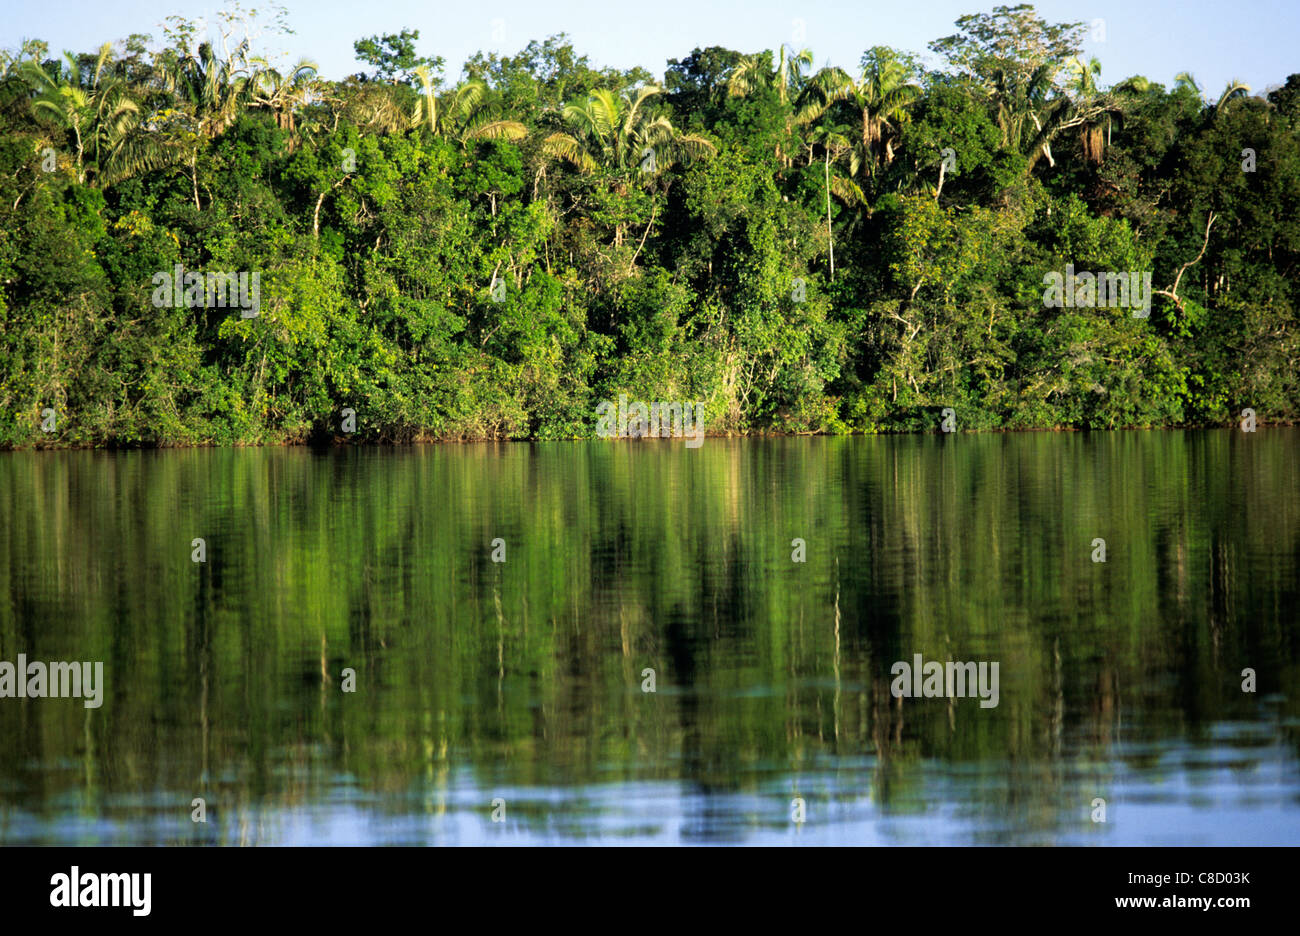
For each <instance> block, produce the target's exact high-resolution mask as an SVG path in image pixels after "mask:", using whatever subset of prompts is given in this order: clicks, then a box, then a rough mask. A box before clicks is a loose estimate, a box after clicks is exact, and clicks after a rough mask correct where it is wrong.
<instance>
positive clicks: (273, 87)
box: [250, 58, 320, 133]
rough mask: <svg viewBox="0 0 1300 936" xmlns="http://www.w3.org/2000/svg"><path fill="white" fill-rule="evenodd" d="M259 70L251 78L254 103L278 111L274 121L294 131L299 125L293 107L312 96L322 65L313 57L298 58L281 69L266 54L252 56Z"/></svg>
mask: <svg viewBox="0 0 1300 936" xmlns="http://www.w3.org/2000/svg"><path fill="white" fill-rule="evenodd" d="M252 62H253V65H254V66H256V70H255V71H254V72H253V77H252V81H251V86H252V98H251V101H250V103H251V104H252V105H253V106H254V107H265V108H267V109H268V110H270V111H271V113H272V114H274V115H275V125H276V126H277V127H279V128H280V129H281V130H288V131H289V132H290V133H294V132H295V131H296V130H297V126H296V124H295V120H294V108H295V107H298V106H300V105H301V104H303V103H304V102H306V100H307V99H308V98H309V97H310V96H311V91H312V84H313V82H314V80H315V78H316V73H317V72H318V71H320V66H319V65H317V64H316V63H315V62H313V61H311V60H310V59H305V58H304V59H299V60H298V62H297V63H296V64H294V65H293V66H292V67H291V68H290V69H289V70H288V71H287V72H284V73H281V72H280V71H279V70H277V69H275V68H273V67H272V66H271V63H270V62H268V61H267V60H266V59H264V58H254V59H253V60H252Z"/></svg>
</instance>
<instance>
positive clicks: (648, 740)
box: [0, 429, 1300, 845]
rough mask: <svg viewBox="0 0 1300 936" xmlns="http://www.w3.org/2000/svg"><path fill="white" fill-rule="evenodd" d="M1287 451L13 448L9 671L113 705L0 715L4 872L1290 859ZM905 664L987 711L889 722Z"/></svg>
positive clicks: (1132, 437)
mask: <svg viewBox="0 0 1300 936" xmlns="http://www.w3.org/2000/svg"><path fill="white" fill-rule="evenodd" d="M1298 454H1300V431H1295V430H1285V429H1263V430H1261V431H1260V432H1258V433H1256V434H1255V435H1246V434H1243V433H1240V432H1228V431H1208V432H1150V433H1148V432H1125V433H1092V434H1051V433H1031V434H1013V435H958V436H955V437H947V436H939V435H932V436H907V437H888V438H855V439H830V438H812V439H807V438H804V439H778V440H734V441H733V440H723V439H709V440H707V441H706V442H705V443H704V445H703V447H701V448H699V449H694V450H692V449H687V448H686V447H685V446H684V445H683V444H682V443H681V442H680V441H673V442H669V441H662V442H641V443H581V444H537V445H525V444H515V445H500V446H427V447H419V448H401V449H397V448H394V449H366V450H352V449H349V450H339V451H330V452H325V453H314V452H311V451H306V450H281V449H274V450H251V449H245V450H195V451H163V452H129V453H93V452H71V453H51V452H32V453H10V454H3V455H0V599H3V600H2V601H0V660H6V661H10V662H14V661H16V659H17V655H18V654H19V653H23V654H26V656H27V658H28V659H29V660H30V659H40V660H44V661H49V660H100V661H103V663H104V669H105V678H106V682H107V688H106V691H105V696H104V703H103V705H102V707H100V708H98V709H93V710H88V709H86V708H85V707H84V706H83V704H82V702H81V700H76V699H35V700H34V699H26V700H18V699H11V698H5V699H0V843H5V844H30V843H59V844H65V843H67V844H81V843H86V844H153V843H207V842H215V843H225V844H273V845H278V844H492V843H511V844H580V843H606V844H609V843H613V844H620V843H628V844H633V843H654V844H659V843H662V844H677V843H688V844H731V843H737V844H739V843H747V844H754V843H772V844H820V843H835V844H873V845H877V844H878V845H891V844H945V845H948V844H1090V845H1091V844H1097V845H1101V844H1189V845H1190V844H1263V843H1268V844H1296V843H1300V756H1298V752H1300V744H1298V742H1300V694H1298V691H1297V676H1298V675H1300V670H1298V667H1297V664H1298V663H1300V640H1298V639H1297V635H1298V631H1300V628H1298V627H1297V615H1296V608H1297V594H1298V593H1300V509H1297V492H1298V491H1300V469H1298V468H1297V455H1298ZM195 537H202V538H204V539H205V541H206V548H207V561H206V562H205V563H202V564H196V563H194V562H192V561H191V541H192V540H193V539H194V538H195ZM498 537H499V538H501V539H502V540H504V542H505V549H506V561H505V562H504V563H494V562H493V561H492V559H491V553H492V545H491V544H492V541H493V540H494V539H496V538H498ZM796 537H797V538H801V539H803V540H804V541H805V542H806V560H807V561H806V562H804V563H796V562H792V561H791V553H792V548H793V547H792V545H791V541H792V540H793V539H795V538H796ZM1097 538H1102V539H1104V540H1105V546H1106V562H1104V563H1100V562H1093V561H1092V555H1093V553H1094V545H1093V541H1094V540H1095V539H1097ZM917 653H920V654H922V656H923V658H924V659H926V660H941V661H945V660H971V661H996V662H998V663H999V671H1000V680H999V681H1000V685H999V704H998V705H997V706H996V707H995V708H981V707H980V705H979V700H978V699H952V700H949V699H946V698H929V699H903V700H898V699H894V698H893V697H892V696H891V694H890V691H889V687H890V682H891V679H892V677H891V675H890V667H891V665H892V664H893V663H894V662H895V661H898V660H908V661H910V660H911V659H912V658H913V655H914V654H917ZM345 668H351V669H353V670H355V674H356V676H355V679H356V691H355V692H353V693H345V692H343V691H342V675H343V670H344V669H345ZM1246 668H1251V669H1253V670H1254V671H1255V673H1256V678H1257V681H1258V691H1257V692H1255V693H1253V694H1251V693H1244V692H1242V689H1241V684H1242V670H1243V669H1246ZM647 669H653V670H654V675H655V681H656V689H657V691H656V692H654V693H647V692H643V691H642V684H643V679H644V678H645V676H644V671H645V670H647ZM195 797H203V798H204V799H205V800H206V802H207V810H208V822H207V823H205V824H198V823H194V822H192V821H191V818H190V815H191V809H192V806H191V801H192V800H193V799H194V798H195ZM796 797H798V798H801V799H802V800H803V802H804V804H805V808H806V821H804V822H803V823H796V822H793V821H792V801H793V800H794V799H795V798H796ZM1097 798H1103V799H1104V800H1105V804H1106V820H1107V821H1106V822H1105V823H1097V822H1093V821H1092V820H1091V814H1092V812H1093V802H1094V800H1096V799H1097ZM493 800H501V801H503V803H504V820H505V821H503V822H493V821H492V813H493ZM500 805H501V804H498V806H500ZM500 814H501V810H500V809H498V815H500Z"/></svg>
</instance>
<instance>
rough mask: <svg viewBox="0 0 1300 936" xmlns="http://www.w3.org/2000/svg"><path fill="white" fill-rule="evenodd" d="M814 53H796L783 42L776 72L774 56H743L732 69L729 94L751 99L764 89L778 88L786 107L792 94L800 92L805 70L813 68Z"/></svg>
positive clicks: (810, 51)
mask: <svg viewBox="0 0 1300 936" xmlns="http://www.w3.org/2000/svg"><path fill="white" fill-rule="evenodd" d="M812 63H813V54H812V50H811V49H800V50H798V51H795V50H794V49H793V48H789V49H788V51H787V46H786V45H785V44H784V43H782V45H781V49H780V52H779V53H778V60H777V65H776V70H775V71H773V70H772V54H771V53H770V52H758V53H755V54H754V55H746V56H743V57H742V58H741V59H740V61H739V62H737V63H736V67H735V68H733V69H732V71H731V75H730V77H729V78H728V79H727V93H728V94H729V95H731V96H732V97H747V96H749V95H751V94H753V93H754V92H755V91H757V90H758V89H760V88H768V87H772V86H773V85H775V89H776V96H777V98H778V99H779V100H780V102H781V103H782V104H788V103H789V101H790V93H791V91H794V90H797V88H798V85H799V79H800V78H801V76H802V74H803V70H804V69H805V68H811V67H812Z"/></svg>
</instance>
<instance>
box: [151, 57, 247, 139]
mask: <svg viewBox="0 0 1300 936" xmlns="http://www.w3.org/2000/svg"><path fill="white" fill-rule="evenodd" d="M247 53H248V40H247V39H245V40H243V41H242V42H241V43H240V44H239V46H238V47H237V48H236V49H235V52H234V54H233V55H231V56H230V58H229V59H225V60H222V59H221V58H219V57H218V56H217V53H216V51H215V50H214V49H213V47H212V43H210V42H204V43H200V45H199V48H198V51H197V53H195V54H194V55H183V56H179V57H175V56H174V57H173V58H172V59H171V61H170V62H169V63H168V67H167V69H166V71H165V73H164V74H165V79H164V81H165V84H166V87H167V90H168V91H170V92H171V93H173V94H175V95H176V97H177V98H178V99H179V100H180V102H181V103H182V104H184V105H186V106H187V107H188V108H189V110H190V112H191V114H192V116H193V118H194V120H195V121H196V122H197V124H198V132H199V133H200V134H201V135H203V136H207V137H215V136H218V135H220V134H221V132H222V131H224V130H225V129H226V128H227V127H229V126H230V125H231V124H232V123H234V122H235V119H236V117H238V115H239V110H240V108H241V107H243V106H245V105H247V104H248V103H249V102H250V101H251V100H252V98H253V93H254V90H255V88H256V85H255V84H254V83H253V82H252V81H251V80H250V77H251V76H250V75H249V73H248V70H247V69H246V68H245V67H244V63H245V61H246V60H247Z"/></svg>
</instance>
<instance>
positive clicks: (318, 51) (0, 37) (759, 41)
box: [0, 0, 1300, 97]
mask: <svg viewBox="0 0 1300 936" xmlns="http://www.w3.org/2000/svg"><path fill="white" fill-rule="evenodd" d="M222 5H223V4H222V3H221V2H220V0H210V2H206V3H202V2H199V3H196V2H187V0H112V2H107V3H105V2H102V0H95V2H85V0H71V2H69V0H65V2H60V3H34V2H28V0H24V2H21V3H15V4H14V5H13V6H10V7H9V8H8V9H7V10H6V11H5V16H4V22H3V25H2V26H0V46H2V47H4V48H8V49H14V48H17V46H18V45H19V44H20V43H21V41H22V40H24V39H43V40H45V41H46V42H48V43H49V44H50V48H51V49H52V50H54V51H56V52H58V51H62V50H64V49H71V50H73V51H78V52H83V51H84V52H88V51H92V50H94V49H96V48H98V47H99V46H100V45H101V44H102V43H103V42H104V41H106V40H116V39H122V38H125V37H126V36H127V35H129V34H131V33H147V34H150V35H152V36H153V37H154V39H155V40H156V41H161V39H162V26H161V24H162V23H163V20H164V18H165V17H167V16H169V15H172V14H181V15H183V16H186V17H189V18H192V19H199V18H207V19H209V20H211V21H213V22H215V16H214V14H215V13H216V11H218V10H219V9H221V8H222ZM282 5H283V6H284V7H286V8H287V10H288V16H287V22H288V25H289V26H290V27H291V28H292V29H293V30H294V34H293V35H289V36H282V35H276V36H268V37H266V40H265V44H264V45H263V48H264V50H265V51H268V52H282V53H284V54H285V56H286V59H288V60H296V59H298V58H299V57H303V56H306V57H309V58H311V59H313V60H315V61H316V62H317V63H318V64H319V65H320V66H321V73H322V75H323V76H324V77H326V78H333V79H340V78H343V77H346V76H347V75H350V74H353V73H355V72H357V71H358V70H360V68H361V65H360V64H359V63H358V62H357V61H356V60H355V54H354V52H353V49H352V43H353V42H354V41H355V40H356V39H359V38H362V37H364V36H369V35H374V34H380V33H395V32H398V31H400V30H401V29H403V28H411V29H418V30H419V31H420V41H419V43H418V45H417V50H418V51H419V53H420V54H422V55H430V56H432V55H440V56H442V57H443V58H444V59H445V60H446V63H447V66H446V71H445V74H446V77H447V78H448V79H450V80H455V79H457V78H458V77H459V76H460V71H461V66H462V65H463V63H464V62H465V60H466V59H467V58H469V57H470V56H471V55H473V54H474V53H475V52H478V51H484V52H489V51H495V52H499V53H503V54H513V53H515V52H517V51H519V50H520V49H522V48H523V47H524V46H525V45H527V44H528V42H529V41H530V40H532V39H538V40H541V39H545V38H546V37H547V36H550V35H554V34H556V33H560V32H565V33H568V34H569V36H570V37H571V39H572V41H573V44H574V46H575V48H576V49H577V50H578V52H579V53H582V54H585V55H587V56H588V57H589V58H590V60H591V63H592V64H593V65H594V66H596V67H605V66H613V67H616V68H631V67H633V66H637V65H639V66H642V67H644V68H646V69H648V70H650V71H651V72H652V73H653V74H655V75H656V76H662V75H663V72H664V68H665V66H666V64H667V61H668V60H669V59H673V58H678V59H680V58H683V57H685V56H686V55H688V54H689V53H690V51H691V50H692V49H693V48H695V47H696V46H699V47H701V48H703V47H706V46H710V45H721V46H726V47H728V48H731V49H736V50H738V51H741V52H752V51H758V50H760V49H764V48H769V49H773V50H775V49H776V48H777V47H779V46H780V45H781V43H783V42H784V43H789V44H791V45H794V46H796V47H798V48H803V47H805V46H806V47H808V48H811V49H812V51H813V53H814V55H815V56H816V65H817V67H821V66H822V65H826V64H832V65H839V66H842V67H845V68H849V69H853V68H855V67H856V66H857V63H858V60H859V58H860V57H861V55H862V52H863V51H864V50H865V49H867V48H868V47H870V46H873V45H889V46H894V47H895V48H899V49H904V50H909V51H913V52H917V53H921V54H923V55H925V56H927V57H928V59H927V60H928V61H929V62H930V63H931V64H934V65H938V64H939V62H938V60H937V59H935V58H934V57H933V56H932V55H931V53H930V52H929V50H928V49H927V48H926V45H927V43H929V42H930V41H931V40H933V39H938V38H940V37H942V36H947V35H950V34H952V33H953V32H954V31H955V30H954V27H953V21H954V20H956V19H957V18H958V17H959V16H961V15H963V14H966V13H979V12H987V11H989V10H991V9H992V8H993V6H995V5H996V4H995V3H992V2H984V3H981V2H979V0H910V2H907V0H904V2H900V0H887V2H881V0H822V2H817V0H814V2H791V0H728V2H707V0H657V2H655V3H630V2H626V0H622V2H612V0H604V2H594V0H489V2H487V3H464V2H454V3H453V2H446V0H432V2H430V0H424V2H420V0H373V2H365V3H360V2H356V0H285V2H283V4H282ZM1007 5H1013V4H1012V3H1008V4H1007ZM244 6H245V8H248V7H252V8H255V9H258V10H259V11H264V10H266V9H268V8H269V4H266V3H259V2H257V0H246V2H245V3H244ZM1034 6H1035V8H1036V9H1037V10H1038V12H1039V14H1040V15H1042V16H1043V17H1045V18H1046V19H1048V20H1049V21H1051V22H1083V23H1086V24H1088V26H1089V32H1088V35H1087V36H1086V38H1085V42H1084V52H1085V55H1095V56H1097V58H1098V59H1099V60H1100V61H1101V63H1102V74H1101V83H1102V84H1103V85H1108V84H1113V83H1115V82H1118V81H1121V80H1122V79H1124V78H1126V77H1128V76H1130V75H1135V74H1141V75H1145V76H1146V77H1148V78H1150V79H1152V80H1153V81H1158V82H1161V83H1162V84H1165V85H1171V84H1172V83H1173V79H1174V76H1175V75H1176V74H1178V73H1179V72H1182V71H1190V72H1191V73H1192V74H1193V75H1194V76H1195V78H1196V80H1197V82H1198V83H1199V84H1200V86H1201V88H1202V89H1203V91H1204V92H1205V93H1206V94H1207V95H1209V96H1212V97H1213V96H1217V95H1218V93H1219V91H1221V90H1222V89H1223V87H1224V85H1225V84H1226V83H1227V82H1228V80H1229V79H1232V78H1238V79H1241V80H1243V81H1245V82H1246V83H1247V84H1248V85H1250V86H1251V88H1252V89H1253V90H1254V91H1256V92H1258V91H1262V90H1264V89H1266V88H1268V87H1271V86H1273V85H1280V84H1282V83H1283V82H1284V81H1285V80H1286V77H1287V75H1288V74H1290V73H1292V72H1300V55H1297V54H1296V52H1295V41H1296V36H1297V35H1298V34H1300V2H1296V0H1234V2H1230V3H1229V2H1224V0H1083V2H1077V0H1076V2H1057V0H1043V2H1039V3H1036V4H1034ZM1097 21H1101V24H1102V25H1101V28H1100V29H1098V28H1096V26H1095V25H1094V24H1096V23H1097Z"/></svg>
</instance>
